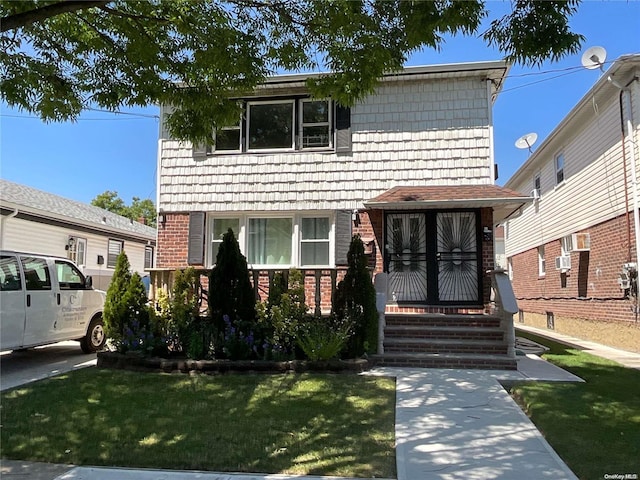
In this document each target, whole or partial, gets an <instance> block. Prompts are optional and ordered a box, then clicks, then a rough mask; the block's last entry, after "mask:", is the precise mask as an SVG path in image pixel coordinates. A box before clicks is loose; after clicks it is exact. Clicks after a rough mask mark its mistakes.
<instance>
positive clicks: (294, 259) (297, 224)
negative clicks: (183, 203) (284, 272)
mask: <svg viewBox="0 0 640 480" xmlns="http://www.w3.org/2000/svg"><path fill="white" fill-rule="evenodd" d="M225 218H231V219H238V220H239V226H240V227H239V229H240V231H239V232H238V233H236V232H234V233H236V239H237V240H238V244H239V245H240V252H241V253H242V254H243V255H244V256H245V257H246V258H247V261H248V260H249V237H248V232H249V220H250V219H263V218H290V219H291V220H292V233H291V242H292V244H291V263H290V264H288V265H278V264H275V265H270V264H251V263H248V267H249V269H256V270H259V269H267V268H280V269H286V268H300V269H304V268H334V267H335V228H336V226H335V222H336V219H335V212H333V211H327V210H321V211H306V212H304V214H302V213H297V212H290V211H289V212H286V211H285V212H273V213H269V214H265V213H264V212H243V213H237V212H229V213H223V214H217V213H215V212H214V213H210V214H209V215H208V216H207V236H206V240H205V241H206V242H207V247H206V255H207V257H206V262H207V264H208V265H209V267H213V266H214V265H215V258H213V256H212V255H213V248H212V247H213V238H212V236H213V228H212V225H213V222H214V221H215V220H216V219H225ZM303 218H328V219H329V263H328V264H327V265H305V266H304V267H303V266H302V265H301V264H302V258H301V255H302V249H301V247H300V244H301V239H302V230H301V229H302V219H303Z"/></svg>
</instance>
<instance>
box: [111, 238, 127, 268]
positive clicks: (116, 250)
mask: <svg viewBox="0 0 640 480" xmlns="http://www.w3.org/2000/svg"><path fill="white" fill-rule="evenodd" d="M123 248H124V242H123V241H122V240H111V239H109V248H108V252H107V268H116V262H117V261H118V255H120V252H122V250H123Z"/></svg>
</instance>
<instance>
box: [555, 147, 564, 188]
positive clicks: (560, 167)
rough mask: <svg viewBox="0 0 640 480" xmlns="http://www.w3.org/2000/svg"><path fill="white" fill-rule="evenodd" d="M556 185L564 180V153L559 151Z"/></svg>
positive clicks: (556, 161)
mask: <svg viewBox="0 0 640 480" xmlns="http://www.w3.org/2000/svg"><path fill="white" fill-rule="evenodd" d="M555 163H556V185H559V184H561V183H562V182H564V154H563V153H559V154H558V155H556V160H555Z"/></svg>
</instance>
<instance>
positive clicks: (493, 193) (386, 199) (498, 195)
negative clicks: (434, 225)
mask: <svg viewBox="0 0 640 480" xmlns="http://www.w3.org/2000/svg"><path fill="white" fill-rule="evenodd" d="M531 201H533V198H532V197H527V196H523V195H522V194H521V193H518V192H516V191H514V190H510V189H508V188H504V187H499V186H497V185H455V186H454V185H449V186H424V187H417V186H412V187H405V186H397V187H393V188H392V189H390V190H387V191H386V192H384V193H383V194H382V195H378V196H377V197H375V198H372V199H371V200H368V201H366V202H364V205H365V206H366V207H367V208H372V209H381V210H414V209H425V208H483V207H491V208H493V209H494V215H493V216H494V222H495V223H499V222H501V221H502V220H504V219H506V218H507V217H509V216H510V215H511V214H512V213H513V212H514V211H516V210H518V209H519V208H520V207H522V206H524V205H526V204H527V203H529V202H531Z"/></svg>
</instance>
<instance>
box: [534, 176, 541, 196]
mask: <svg viewBox="0 0 640 480" xmlns="http://www.w3.org/2000/svg"><path fill="white" fill-rule="evenodd" d="M533 189H534V190H535V191H536V193H537V194H538V197H540V174H539V173H536V174H535V176H534V177H533Z"/></svg>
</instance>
